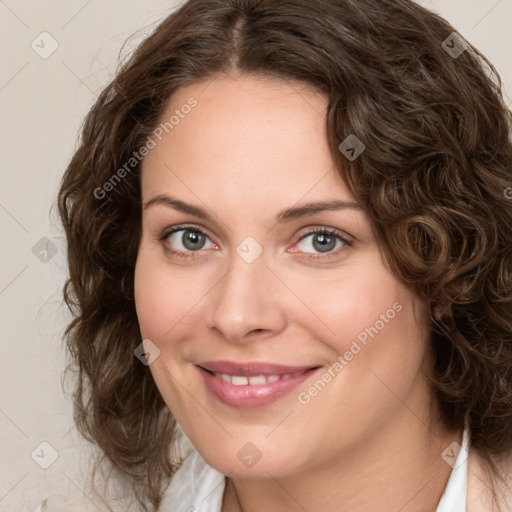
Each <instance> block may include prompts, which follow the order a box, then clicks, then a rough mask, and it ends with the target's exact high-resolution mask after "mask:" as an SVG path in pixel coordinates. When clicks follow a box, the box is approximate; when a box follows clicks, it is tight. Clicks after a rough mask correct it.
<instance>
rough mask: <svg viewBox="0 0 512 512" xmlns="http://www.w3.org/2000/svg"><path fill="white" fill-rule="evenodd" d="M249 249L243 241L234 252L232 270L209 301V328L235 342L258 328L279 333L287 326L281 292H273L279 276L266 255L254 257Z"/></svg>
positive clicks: (231, 263) (231, 261)
mask: <svg viewBox="0 0 512 512" xmlns="http://www.w3.org/2000/svg"><path fill="white" fill-rule="evenodd" d="M246 249H247V246H246V245H245V246H244V244H243V243H242V244H240V246H239V247H238V248H237V251H236V253H235V252H233V254H232V256H231V259H230V268H229V271H228V272H227V274H226V275H225V277H224V279H222V280H221V281H220V282H219V283H218V284H217V286H216V287H215V291H214V293H212V295H211V300H210V303H209V313H208V316H209V327H210V328H215V329H216V330H218V331H220V332H221V333H222V334H223V336H224V337H225V338H227V339H230V340H232V341H243V340H244V339H245V337H246V336H247V335H248V334H249V333H251V332H252V331H255V330H265V331H272V332H278V331H279V330H281V329H282V328H283V327H284V312H283V310H282V309H281V307H280V305H279V294H278V293H273V294H271V293H269V291H270V288H269V281H270V280H271V279H276V278H275V276H274V275H273V274H272V272H270V270H269V269H268V268H267V266H266V261H265V258H264V257H263V254H259V255H258V256H257V257H255V258H254V253H253V254H252V257H251V258H248V257H247V255H248V254H250V250H249V251H246ZM253 258H254V259H253ZM271 289H272V290H274V292H275V290H276V288H275V287H272V288H271Z"/></svg>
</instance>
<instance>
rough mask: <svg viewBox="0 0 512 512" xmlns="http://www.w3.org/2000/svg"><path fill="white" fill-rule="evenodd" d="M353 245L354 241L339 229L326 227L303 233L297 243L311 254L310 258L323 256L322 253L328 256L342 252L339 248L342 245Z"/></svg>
mask: <svg viewBox="0 0 512 512" xmlns="http://www.w3.org/2000/svg"><path fill="white" fill-rule="evenodd" d="M301 245H302V247H301ZM351 245H353V242H352V241H350V240H347V239H346V238H344V237H343V236H342V235H341V233H340V232H339V231H337V230H333V229H326V228H321V229H316V230H314V231H312V232H310V233H307V234H305V235H303V236H302V237H301V238H300V239H299V241H298V243H297V244H296V246H297V247H299V251H300V252H305V253H308V254H310V258H321V257H322V254H326V257H327V256H330V255H332V254H333V253H334V254H337V253H339V252H340V251H339V250H337V249H340V247H341V248H343V247H344V246H347V247H350V246H351ZM315 251H318V252H315ZM293 252H295V251H293Z"/></svg>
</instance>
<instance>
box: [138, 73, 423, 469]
mask: <svg viewBox="0 0 512 512" xmlns="http://www.w3.org/2000/svg"><path fill="white" fill-rule="evenodd" d="M190 98H194V100H195V101H191V100H190ZM195 102H197V104H196V103H195ZM192 103H193V104H194V105H195V106H194V107H193V108H191V109H189V108H183V106H184V105H187V104H192ZM326 106H327V99H326V98H325V97H324V96H322V95H320V94H319V93H318V92H315V91H313V90H310V89H307V88H305V87H304V86H303V87H299V86H298V85H296V84H294V85H290V83H287V82H281V81H275V80H271V79H263V78H254V77H246V76H245V77H244V76H240V77H233V78H222V79H220V78H219V79H216V80H214V81H205V82H202V83H195V84H193V85H190V86H188V87H185V88H183V89H180V90H179V91H177V92H176V93H175V95H174V96H173V98H172V100H171V101H170V103H169V105H168V108H167V110H166V111H165V112H164V113H163V115H162V118H161V119H162V121H165V120H169V119H170V118H171V116H172V115H173V114H175V111H176V110H179V111H181V112H182V113H183V112H188V113H187V114H186V115H184V114H182V116H180V119H179V123H176V124H175V125H174V126H173V129H172V130H168V133H165V131H164V136H163V137H161V138H162V140H161V141H160V142H158V144H157V145H156V147H155V148H154V149H152V150H151V151H150V153H149V154H148V156H147V157H146V158H145V160H144V163H143V170H142V178H141V179H142V196H143V203H144V205H145V207H144V211H143V220H142V222H143V229H142V238H141V242H140V248H139V253H138V259H137V264H136V271H135V300H136V308H137V315H138V320H139V324H140V329H141V334H142V338H143V339H144V340H150V342H148V341H145V346H146V348H147V350H148V351H149V352H150V353H151V352H152V351H153V353H154V354H159V355H158V357H156V359H155V360H154V361H153V362H152V363H151V364H150V366H149V368H150V370H151V372H152V375H153V377H154V379H155V382H156V385H157V386H158V389H159V390H160V392H161V394H162V396H163V398H164V400H165V402H166V403H167V405H168V407H169V408H170V410H171V411H172V413H173V415H174V416H175V418H176V420H177V421H178V423H179V424H180V426H181V428H182V429H183V431H184V432H185V434H186V435H187V436H188V438H189V439H190V441H191V442H192V443H193V444H194V446H195V447H196V448H197V450H198V451H199V452H200V453H201V455H202V456H203V458H204V459H205V460H206V461H207V462H208V463H209V464H210V465H211V466H213V467H214V468H216V469H217V470H218V471H221V472H222V473H224V474H231V476H233V477H234V476H238V477H244V476H247V477H250V478H258V477H261V478H267V477H268V473H267V471H268V472H270V473H271V474H272V475H273V476H274V477H279V476H284V475H287V474H291V473H294V472H297V471H301V470H307V469H308V468H310V467H313V466H315V465H319V464H329V463H330V462H331V461H332V460H333V458H334V457H339V454H340V453H343V452H346V453H349V452H350V451H351V450H353V449H355V448H357V447H358V446H361V445H362V444H363V443H365V442H367V441H368V440H369V439H371V438H372V436H373V437H375V436H377V435H381V434H382V433H383V432H387V431H388V432H391V431H393V432H394V435H396V434H397V429H398V431H399V430H400V428H402V427H403V425H404V424H405V422H406V421H409V422H410V421H411V414H410V411H411V410H413V411H417V412H418V414H421V412H420V411H423V410H424V406H425V403H426V400H427V398H428V392H427V384H426V382H425V378H424V373H423V371H422V369H423V364H424V361H425V352H426V346H427V329H426V321H425V319H426V318H427V315H428V313H427V305H426V304H425V303H424V302H423V301H421V300H420V299H419V298H418V297H417V296H415V295H414V294H413V293H412V292H411V291H410V290H409V289H408V288H407V287H405V286H404V285H403V284H401V283H400V282H399V281H398V280H397V279H396V278H395V277H394V275H392V274H391V273H390V271H389V270H388V269H387V267H386V266H385V264H384V262H383V260H382V257H381V252H380V250H379V245H378V244H377V242H376V240H375V238H374V236H373V234H372V230H371V227H370V221H369V218H368V217H367V215H366V213H365V212H364V210H363V209H361V208H358V207H357V206H358V205H357V204H354V203H355V201H354V197H353V196H352V195H351V194H350V193H349V190H348V188H347V187H346V186H345V185H344V182H343V180H342V179H341V177H340V176H339V174H338V173H337V171H336V170H335V167H334V161H333V159H332V156H331V155H330V153H329V149H328V143H327V137H326V132H325V112H326ZM335 202H336V203H337V206H336V207H334V203H335ZM318 203H323V206H324V208H321V207H319V206H318ZM327 203H329V204H330V203H332V205H331V206H333V207H332V208H329V209H326V208H325V204H327ZM341 203H343V204H344V206H343V204H341ZM310 204H315V205H317V206H315V207H311V208H303V207H304V206H305V205H310ZM351 205H352V206H351ZM285 210H288V212H287V213H283V211H285ZM219 362H228V363H232V366H230V365H229V364H228V365H227V366H215V363H219ZM212 363H213V364H212ZM256 363H262V364H266V365H267V366H257V364H256ZM271 364H274V365H279V366H277V367H272V366H268V365H271ZM201 366H202V367H203V368H204V367H206V366H209V367H210V370H209V371H207V369H206V368H205V369H202V368H201ZM280 366H281V367H280ZM283 366H285V367H293V368H283ZM215 370H216V371H217V373H213V374H211V373H209V372H211V371H215ZM221 373H224V374H225V375H224V377H221V376H220V374H221ZM285 373H288V374H296V375H292V376H290V375H288V376H287V377H284V374H285ZM261 374H262V375H263V376H261ZM226 375H230V376H227V377H226ZM258 375H260V376H259V377H258ZM231 376H234V377H233V378H232V377H231ZM251 376H252V377H253V378H251ZM276 379H279V380H276ZM272 381H275V382H272ZM397 397H399V398H400V399H399V400H398V399H397ZM258 459H259V460H258ZM251 461H256V463H254V462H251Z"/></svg>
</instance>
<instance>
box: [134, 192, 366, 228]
mask: <svg viewBox="0 0 512 512" xmlns="http://www.w3.org/2000/svg"><path fill="white" fill-rule="evenodd" d="M156 205H162V206H166V207H168V208H172V209H174V210H178V211H181V212H183V213H188V214H190V215H194V216H195V217H199V218H200V219H207V220H210V221H212V220H213V216H212V215H210V214H209V213H208V212H207V211H206V210H204V209H203V208H200V207H199V206H194V205H192V204H188V203H185V202H183V201H180V200H179V199H176V198H173V197H170V196H168V195H166V194H160V195H158V196H156V197H154V198H153V199H150V200H149V201H148V202H147V203H146V204H145V205H144V210H147V209H148V208H150V207H151V206H156ZM336 210H358V211H361V212H364V211H365V210H364V208H363V207H362V206H361V205H360V204H358V203H354V202H350V201H340V200H335V199H333V200H327V201H319V202H315V203H307V204H304V205H300V206H293V207H291V208H286V209H284V210H281V211H280V212H279V213H278V214H277V215H276V218H275V222H276V223H280V222H289V221H291V220H296V219H299V218H302V217H307V216H310V215H314V214H316V213H320V212H324V211H336Z"/></svg>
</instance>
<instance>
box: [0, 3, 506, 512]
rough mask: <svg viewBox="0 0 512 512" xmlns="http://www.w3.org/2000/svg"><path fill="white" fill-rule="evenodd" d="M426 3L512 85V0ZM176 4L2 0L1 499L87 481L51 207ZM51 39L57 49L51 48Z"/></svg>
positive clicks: (58, 235) (27, 497) (62, 268)
mask: <svg viewBox="0 0 512 512" xmlns="http://www.w3.org/2000/svg"><path fill="white" fill-rule="evenodd" d="M422 3H423V4H424V5H426V6H427V7H430V8H432V9H434V10H436V11H438V12H439V13H440V14H441V15H443V16H444V17H446V18H447V19H448V20H449V21H450V22H451V23H452V24H453V25H454V26H455V27H456V28H457V29H458V30H459V31H460V32H461V33H462V34H463V36H464V37H466V38H467V39H468V40H469V41H470V42H472V43H473V44H474V45H475V46H477V47H478V48H479V49H481V50H482V51H483V53H485V54H486V55H487V56H488V57H489V58H490V59H491V61H492V62H493V63H494V64H495V66H496V67H497V69H498V71H499V72H500V74H501V76H502V78H503V80H504V83H505V90H507V89H508V91H511V92H512V63H511V59H510V53H509V49H510V48H511V47H512V31H511V30H510V25H511V21H512V0H499V1H498V0H435V1H423V2H422ZM175 5H176V2H172V1H164V0H127V1H124V2H115V1H112V0H107V1H104V2H100V1H99V0H89V1H87V0H73V1H70V0H66V1H64V0H60V1H59V0H45V1H42V0H31V1H29V0H5V1H3V0H0V42H1V48H2V66H1V67H0V111H1V112H2V123H1V133H0V140H1V143H2V160H1V167H0V169H1V170H0V173H1V188H0V226H1V237H2V243H1V246H0V247H1V248H0V312H1V313H0V314H1V326H2V344H1V355H2V357H1V371H0V433H1V434H0V511H22V512H25V511H28V512H31V511H33V510H34V509H35V507H36V506H37V504H38V503H39V502H40V501H41V499H42V498H43V497H45V496H48V495H50V494H56V493H57V494H66V493H67V492H69V491H70V490H76V488H77V487H81V485H82V482H83V475H82V474H81V472H82V473H83V471H84V470H85V469H86V467H87V466H86V458H85V457H86V456H87V453H88V450H87V446H86V444H85V443H81V445H80V444H79V443H80V440H79V438H78V435H77V432H76V429H74V428H73V421H72V416H71V403H70V400H69V397H68V396H66V395H64V394H63V392H62V389H61V373H62V370H63V367H64V361H65V359H64V354H63V350H62V344H61V334H62V330H63V327H64V326H65V324H66V321H67V320H69V316H68V313H67V312H66V310H65V308H64V307H62V306H61V305H60V300H61V296H60V293H61V288H62V285H63V283H64V276H65V272H66V264H65V255H64V252H63V248H64V244H63V238H62V232H61V231H60V229H59V226H58V222H57V218H56V215H55V212H53V214H52V215H50V213H49V210H50V207H51V205H52V203H53V201H54V199H55V195H56V192H57V189H58V183H59V179H60V177H61V175H62V173H63V171H64V169H65V166H66V163H67V162H68V160H69V158H70V157H71V155H72V153H73V150H74V148H75V144H76V137H77V134H78V130H79V127H80V124H81V122H82V119H83V117H84V115H85V114H86V112H87V110H88V109H89V108H90V106H91V105H92V104H93V102H94V100H95V97H96V96H97V95H98V93H99V92H100V90H101V88H102V87H103V86H104V85H105V84H106V82H107V81H108V79H109V77H111V76H112V74H113V73H114V71H115V69H116V59H117V55H118V52H119V50H120V48H121V45H122V43H123V42H124V41H125V40H126V39H127V37H128V36H129V35H131V34H133V33H135V32H138V35H137V36H136V37H135V38H134V39H133V40H132V42H131V43H130V45H129V47H131V46H133V44H134V43H135V42H137V41H140V40H141V38H143V37H144V35H145V34H146V33H148V30H149V29H150V28H151V26H152V25H154V24H156V23H157V22H158V21H159V20H161V19H162V18H163V17H164V16H165V15H166V14H167V13H169V12H170V11H172V10H173V8H174V6H175ZM42 32H47V33H48V34H50V35H49V36H48V35H42V36H40V34H41V33H42ZM41 39H43V40H44V46H43V43H42V42H41ZM33 41H35V42H34V43H33ZM32 44H33V45H34V47H35V48H34V49H33V48H32V46H31V45H32ZM52 44H53V45H56V44H58V48H57V49H56V51H55V52H54V53H52V54H51V55H50V56H48V57H47V58H42V57H41V56H40V54H44V52H48V51H49V50H50V49H51V48H52V46H51V45H52ZM36 45H39V46H36ZM36 49H37V51H36ZM508 96H509V97H511V94H510V93H509V94H508ZM508 103H509V105H511V106H512V101H511V100H510V99H509V100H508ZM45 239H49V240H50V244H48V242H47V241H46V240H45ZM41 240H43V241H41ZM48 245H49V252H48V253H46V254H45V253H44V252H41V248H42V247H43V248H44V247H45V246H48ZM34 247H35V249H34ZM53 253H55V254H53ZM45 260H47V261H45ZM42 442H47V443H49V444H50V445H51V447H53V449H54V450H55V455H56V456H57V458H56V459H55V461H54V462H53V463H52V464H51V465H50V466H49V467H48V468H47V469H44V468H42V467H40V465H38V464H37V463H36V460H37V461H38V462H39V463H40V464H43V465H44V464H48V463H50V462H52V458H51V457H52V454H53V452H52V448H49V447H48V446H47V445H43V446H40V443H42ZM34 450H35V451H34ZM31 454H33V457H34V458H32V457H31ZM80 457H81V458H80ZM98 509H99V510H103V508H101V507H98Z"/></svg>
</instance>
